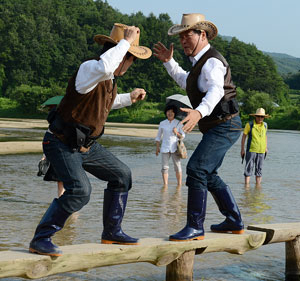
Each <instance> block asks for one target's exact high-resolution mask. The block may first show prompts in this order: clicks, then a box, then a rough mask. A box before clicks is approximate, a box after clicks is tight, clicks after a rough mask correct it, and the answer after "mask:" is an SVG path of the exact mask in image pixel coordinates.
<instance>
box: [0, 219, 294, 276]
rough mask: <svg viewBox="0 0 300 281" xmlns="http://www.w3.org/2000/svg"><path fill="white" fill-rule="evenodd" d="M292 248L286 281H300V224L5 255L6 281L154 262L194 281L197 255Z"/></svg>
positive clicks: (1, 261)
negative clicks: (274, 245) (53, 253)
mask: <svg viewBox="0 0 300 281" xmlns="http://www.w3.org/2000/svg"><path fill="white" fill-rule="evenodd" d="M279 242H285V243H286V278H287V279H286V280H300V223H285V224H264V225H251V226H249V227H248V230H246V231H245V233H244V234H242V235H235V234H225V233H212V232H207V233H206V235H205V239H204V240H200V241H190V242H171V241H167V239H159V238H144V239H141V240H140V245H136V246H126V245H105V244H93V243H90V244H80V245H70V246H62V247H60V248H61V249H62V250H63V255H62V256H60V257H49V256H42V255H36V254H31V253H29V252H28V251H27V250H24V251H21V250H20V251H1V252H0V278H4V277H23V278H29V279H36V278H41V277H45V276H49V275H53V274H58V273H63V272H71V271H87V270H89V269H92V268H96V267H102V266H110V265H118V264H128V263H137V262H148V263H151V264H153V265H156V266H166V267H167V268H166V280H167V281H171V280H172V281H179V280H180V281H185V280H189V281H190V280H193V265H194V256H195V254H196V255H197V254H205V253H211V252H228V253H232V254H244V253H245V252H246V251H249V250H255V249H257V248H259V247H261V246H262V245H266V244H270V243H279Z"/></svg>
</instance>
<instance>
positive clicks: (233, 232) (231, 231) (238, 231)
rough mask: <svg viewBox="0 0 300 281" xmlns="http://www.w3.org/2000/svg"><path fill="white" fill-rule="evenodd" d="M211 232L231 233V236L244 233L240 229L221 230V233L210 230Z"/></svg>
mask: <svg viewBox="0 0 300 281" xmlns="http://www.w3.org/2000/svg"><path fill="white" fill-rule="evenodd" d="M212 232H217V233H232V234H243V233H244V232H245V231H244V229H241V230H222V231H218V230H212Z"/></svg>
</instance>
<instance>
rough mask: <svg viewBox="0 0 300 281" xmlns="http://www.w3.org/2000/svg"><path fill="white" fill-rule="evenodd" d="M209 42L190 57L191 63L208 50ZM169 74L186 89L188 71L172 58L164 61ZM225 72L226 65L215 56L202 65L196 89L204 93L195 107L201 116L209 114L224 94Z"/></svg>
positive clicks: (194, 62)
mask: <svg viewBox="0 0 300 281" xmlns="http://www.w3.org/2000/svg"><path fill="white" fill-rule="evenodd" d="M209 48H210V44H208V45H207V46H205V47H204V48H203V49H202V50H201V51H200V52H199V53H198V54H197V55H196V56H195V57H190V60H191V62H192V65H193V66H194V65H195V64H196V63H197V61H198V60H199V59H200V58H201V57H202V56H203V55H204V53H206V52H207V51H208V49H209ZM164 66H165V67H166V69H167V71H168V73H169V75H170V76H171V77H172V78H173V79H174V80H175V81H176V83H177V84H178V85H179V86H180V87H181V88H182V89H186V79H187V77H188V75H189V72H186V71H185V70H183V69H182V68H181V67H180V66H179V64H178V63H177V62H176V61H175V60H174V59H173V58H172V59H171V60H169V61H168V62H166V63H164ZM225 74H226V67H225V66H224V65H223V63H222V62H221V61H220V60H218V59H216V58H209V59H208V60H207V61H206V62H205V64H204V65H203V67H202V70H201V73H200V75H199V77H198V89H199V91H201V92H203V93H205V92H206V95H205V96H204V97H203V99H202V101H201V103H200V104H199V105H198V106H197V107H196V108H195V109H196V110H198V111H199V112H200V113H201V115H202V118H203V117H205V116H209V115H210V114H211V113H212V111H213V109H214V108H215V106H216V105H217V104H218V102H219V101H220V100H221V99H222V97H223V96H224V88H223V87H224V76H225Z"/></svg>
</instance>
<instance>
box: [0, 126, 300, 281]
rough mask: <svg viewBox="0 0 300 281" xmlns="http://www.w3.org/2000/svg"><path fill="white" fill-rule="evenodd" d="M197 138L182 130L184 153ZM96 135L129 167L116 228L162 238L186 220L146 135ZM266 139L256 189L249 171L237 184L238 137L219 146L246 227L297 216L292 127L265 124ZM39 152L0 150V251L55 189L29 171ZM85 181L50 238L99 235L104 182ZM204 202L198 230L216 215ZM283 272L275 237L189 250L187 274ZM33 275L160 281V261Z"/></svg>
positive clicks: (18, 238)
mask: <svg viewBox="0 0 300 281" xmlns="http://www.w3.org/2000/svg"><path fill="white" fill-rule="evenodd" d="M1 132H3V129H1V130H0V133H1ZM6 133H7V131H6ZM36 134H37V135H38V133H36ZM40 134H42V133H40ZM19 136H20V135H19ZM36 137H38V136H35V138H36ZM200 139H201V134H198V133H193V134H190V135H188V136H187V137H186V141H185V143H186V146H187V148H188V152H189V155H190V154H191V151H192V150H193V149H194V148H195V147H196V145H197V143H198V142H199V140H200ZM100 142H101V143H102V144H103V145H104V146H106V147H108V148H109V149H110V150H111V151H112V152H113V153H114V154H115V155H117V156H118V157H119V158H120V159H121V160H122V161H124V162H125V163H126V164H127V165H128V166H129V167H130V168H131V169H132V174H133V188H132V190H131V191H130V193H129V199H128V204H127V209H126V213H125V216H124V220H123V224H122V227H123V230H124V231H125V232H126V233H128V234H129V235H131V236H133V237H140V238H145V237H161V238H165V237H168V236H169V235H170V234H173V233H175V232H177V231H179V230H180V229H181V228H182V227H183V226H184V225H185V222H186V200H187V188H186V187H185V186H183V187H182V188H181V190H176V179H175V174H174V171H173V166H172V164H171V165H170V166H171V167H170V168H171V169H170V179H169V181H170V182H169V188H168V190H162V179H161V173H160V169H161V167H160V163H161V158H160V156H159V157H156V156H155V145H154V141H153V139H149V138H138V137H118V136H103V137H102V139H101V141H100ZM268 143H269V144H268V148H269V152H268V155H267V158H266V160H265V162H264V167H263V181H262V186H261V188H257V187H255V179H254V177H252V178H251V184H250V187H249V188H245V187H244V178H243V167H244V165H242V164H241V158H240V140H239V141H238V142H237V143H236V144H235V145H234V146H233V147H232V148H231V150H230V151H229V152H228V153H227V155H226V157H225V159H224V162H223V165H222V167H221V168H220V170H219V173H220V175H221V177H222V178H223V180H224V181H225V182H226V183H227V184H228V185H229V186H230V188H231V190H232V192H233V194H234V196H235V198H236V201H237V202H238V205H239V207H240V210H241V213H242V216H243V220H244V223H245V225H246V226H247V225H249V224H262V223H284V222H299V221H300V219H299V215H300V204H299V191H300V175H299V170H300V169H299V158H300V145H299V144H300V132H295V131H279V130H278V131H276V130H269V132H268ZM40 158H41V155H40V154H26V155H0V255H1V251H4V250H20V249H22V250H23V249H27V248H28V243H29V241H30V240H31V238H32V236H33V233H34V230H35V227H36V225H37V223H38V222H39V220H40V218H41V216H42V214H43V213H44V212H45V210H46V208H47V207H48V206H49V204H50V203H51V202H52V200H53V198H54V197H55V196H56V192H57V188H56V184H55V183H51V182H43V180H42V178H40V177H37V176H36V173H37V163H38V161H39V159H40ZM186 163H187V160H183V162H182V165H183V171H185V167H186ZM90 180H91V183H92V186H93V192H92V197H91V201H90V202H89V204H88V205H87V206H85V207H84V208H83V209H82V210H81V211H80V212H79V213H78V217H74V219H73V220H71V221H70V222H69V223H68V224H67V225H66V227H65V228H64V229H63V230H62V231H60V232H58V233H57V234H56V235H55V237H54V242H55V243H57V244H58V245H68V244H80V243H97V242H100V237H101V231H102V202H103V189H104V188H105V187H106V184H105V183H104V182H101V181H99V180H97V179H96V178H94V177H93V176H91V175H90ZM183 180H185V175H184V176H183ZM207 205H208V206H207V215H206V220H205V229H206V231H208V230H209V227H210V224H211V223H218V222H221V221H222V220H223V217H222V215H221V214H220V213H219V211H218V209H217V206H216V204H215V202H214V200H213V199H212V196H211V195H209V196H208V204H207ZM284 271H285V247H284V243H278V244H273V245H266V246H263V247H261V248H259V249H258V250H255V251H250V252H246V253H245V254H244V255H233V254H229V253H210V254H203V255H197V256H196V257H195V263H194V280H199V281H200V280H246V281H256V280H276V281H277V280H284ZM3 280H23V279H22V278H7V279H3ZM40 280H70V281H77V280H99V281H101V280H111V281H112V280H113V281H116V280H120V281H121V280H139V281H153V280H157V281H159V280H165V267H156V266H154V265H151V264H148V263H139V264H128V265H120V266H112V267H103V268H97V269H92V270H90V271H88V272H72V273H66V274H59V275H55V276H49V277H47V278H43V279H40Z"/></svg>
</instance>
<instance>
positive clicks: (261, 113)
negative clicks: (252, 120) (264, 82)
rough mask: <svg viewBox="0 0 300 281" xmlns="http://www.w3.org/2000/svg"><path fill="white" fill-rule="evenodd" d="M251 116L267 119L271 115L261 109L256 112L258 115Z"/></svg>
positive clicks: (252, 114)
mask: <svg viewBox="0 0 300 281" xmlns="http://www.w3.org/2000/svg"><path fill="white" fill-rule="evenodd" d="M249 115H250V116H263V117H265V118H269V117H270V115H268V114H266V112H265V110H264V109H263V108H262V107H261V108H258V109H257V110H256V113H251V114H249Z"/></svg>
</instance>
